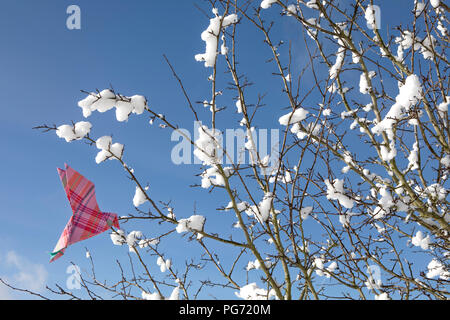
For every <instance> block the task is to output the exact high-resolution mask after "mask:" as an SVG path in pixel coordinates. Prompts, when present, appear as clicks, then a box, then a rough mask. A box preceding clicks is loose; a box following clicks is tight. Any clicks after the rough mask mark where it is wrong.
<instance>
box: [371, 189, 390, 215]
mask: <svg viewBox="0 0 450 320" xmlns="http://www.w3.org/2000/svg"><path fill="white" fill-rule="evenodd" d="M380 195H381V199H380V200H378V207H376V208H375V210H374V212H373V218H374V219H382V218H384V217H385V216H386V215H387V214H388V213H389V212H390V209H391V208H392V207H393V206H394V205H395V203H394V200H393V198H392V195H391V193H390V192H389V191H388V190H387V188H386V187H382V188H380Z"/></svg>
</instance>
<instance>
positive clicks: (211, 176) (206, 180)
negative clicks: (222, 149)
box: [201, 166, 233, 189]
mask: <svg viewBox="0 0 450 320" xmlns="http://www.w3.org/2000/svg"><path fill="white" fill-rule="evenodd" d="M223 171H224V173H225V175H226V176H227V177H229V176H230V175H231V174H232V172H233V168H231V167H226V168H223ZM201 177H202V188H204V189H208V188H209V187H210V186H211V185H215V186H224V185H225V179H224V177H223V176H222V174H221V173H220V171H219V169H218V168H217V167H216V166H213V167H211V168H209V169H206V170H205V171H204V172H203V173H202V174H201Z"/></svg>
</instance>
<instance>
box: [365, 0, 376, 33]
mask: <svg viewBox="0 0 450 320" xmlns="http://www.w3.org/2000/svg"><path fill="white" fill-rule="evenodd" d="M364 17H365V18H366V22H367V26H368V27H369V28H370V29H372V30H375V29H376V28H377V21H376V18H375V8H374V6H373V5H371V4H369V5H368V6H367V8H366V12H365V14H364Z"/></svg>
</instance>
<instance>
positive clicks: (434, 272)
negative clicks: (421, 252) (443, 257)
mask: <svg viewBox="0 0 450 320" xmlns="http://www.w3.org/2000/svg"><path fill="white" fill-rule="evenodd" d="M436 277H439V278H441V279H442V280H449V279H450V272H449V271H448V270H446V268H445V266H444V265H443V264H442V263H441V262H440V261H438V260H436V259H433V260H431V262H430V263H429V264H428V272H427V278H430V279H433V278H436Z"/></svg>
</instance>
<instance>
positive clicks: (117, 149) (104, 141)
mask: <svg viewBox="0 0 450 320" xmlns="http://www.w3.org/2000/svg"><path fill="white" fill-rule="evenodd" d="M96 146H97V149H99V150H101V151H100V152H99V153H98V154H97V156H96V157H95V162H97V164H99V163H102V162H103V161H105V160H108V159H109V160H114V159H122V155H123V148H124V147H123V144H120V143H114V144H112V138H111V137H110V136H103V137H101V138H99V139H97V141H96Z"/></svg>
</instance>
